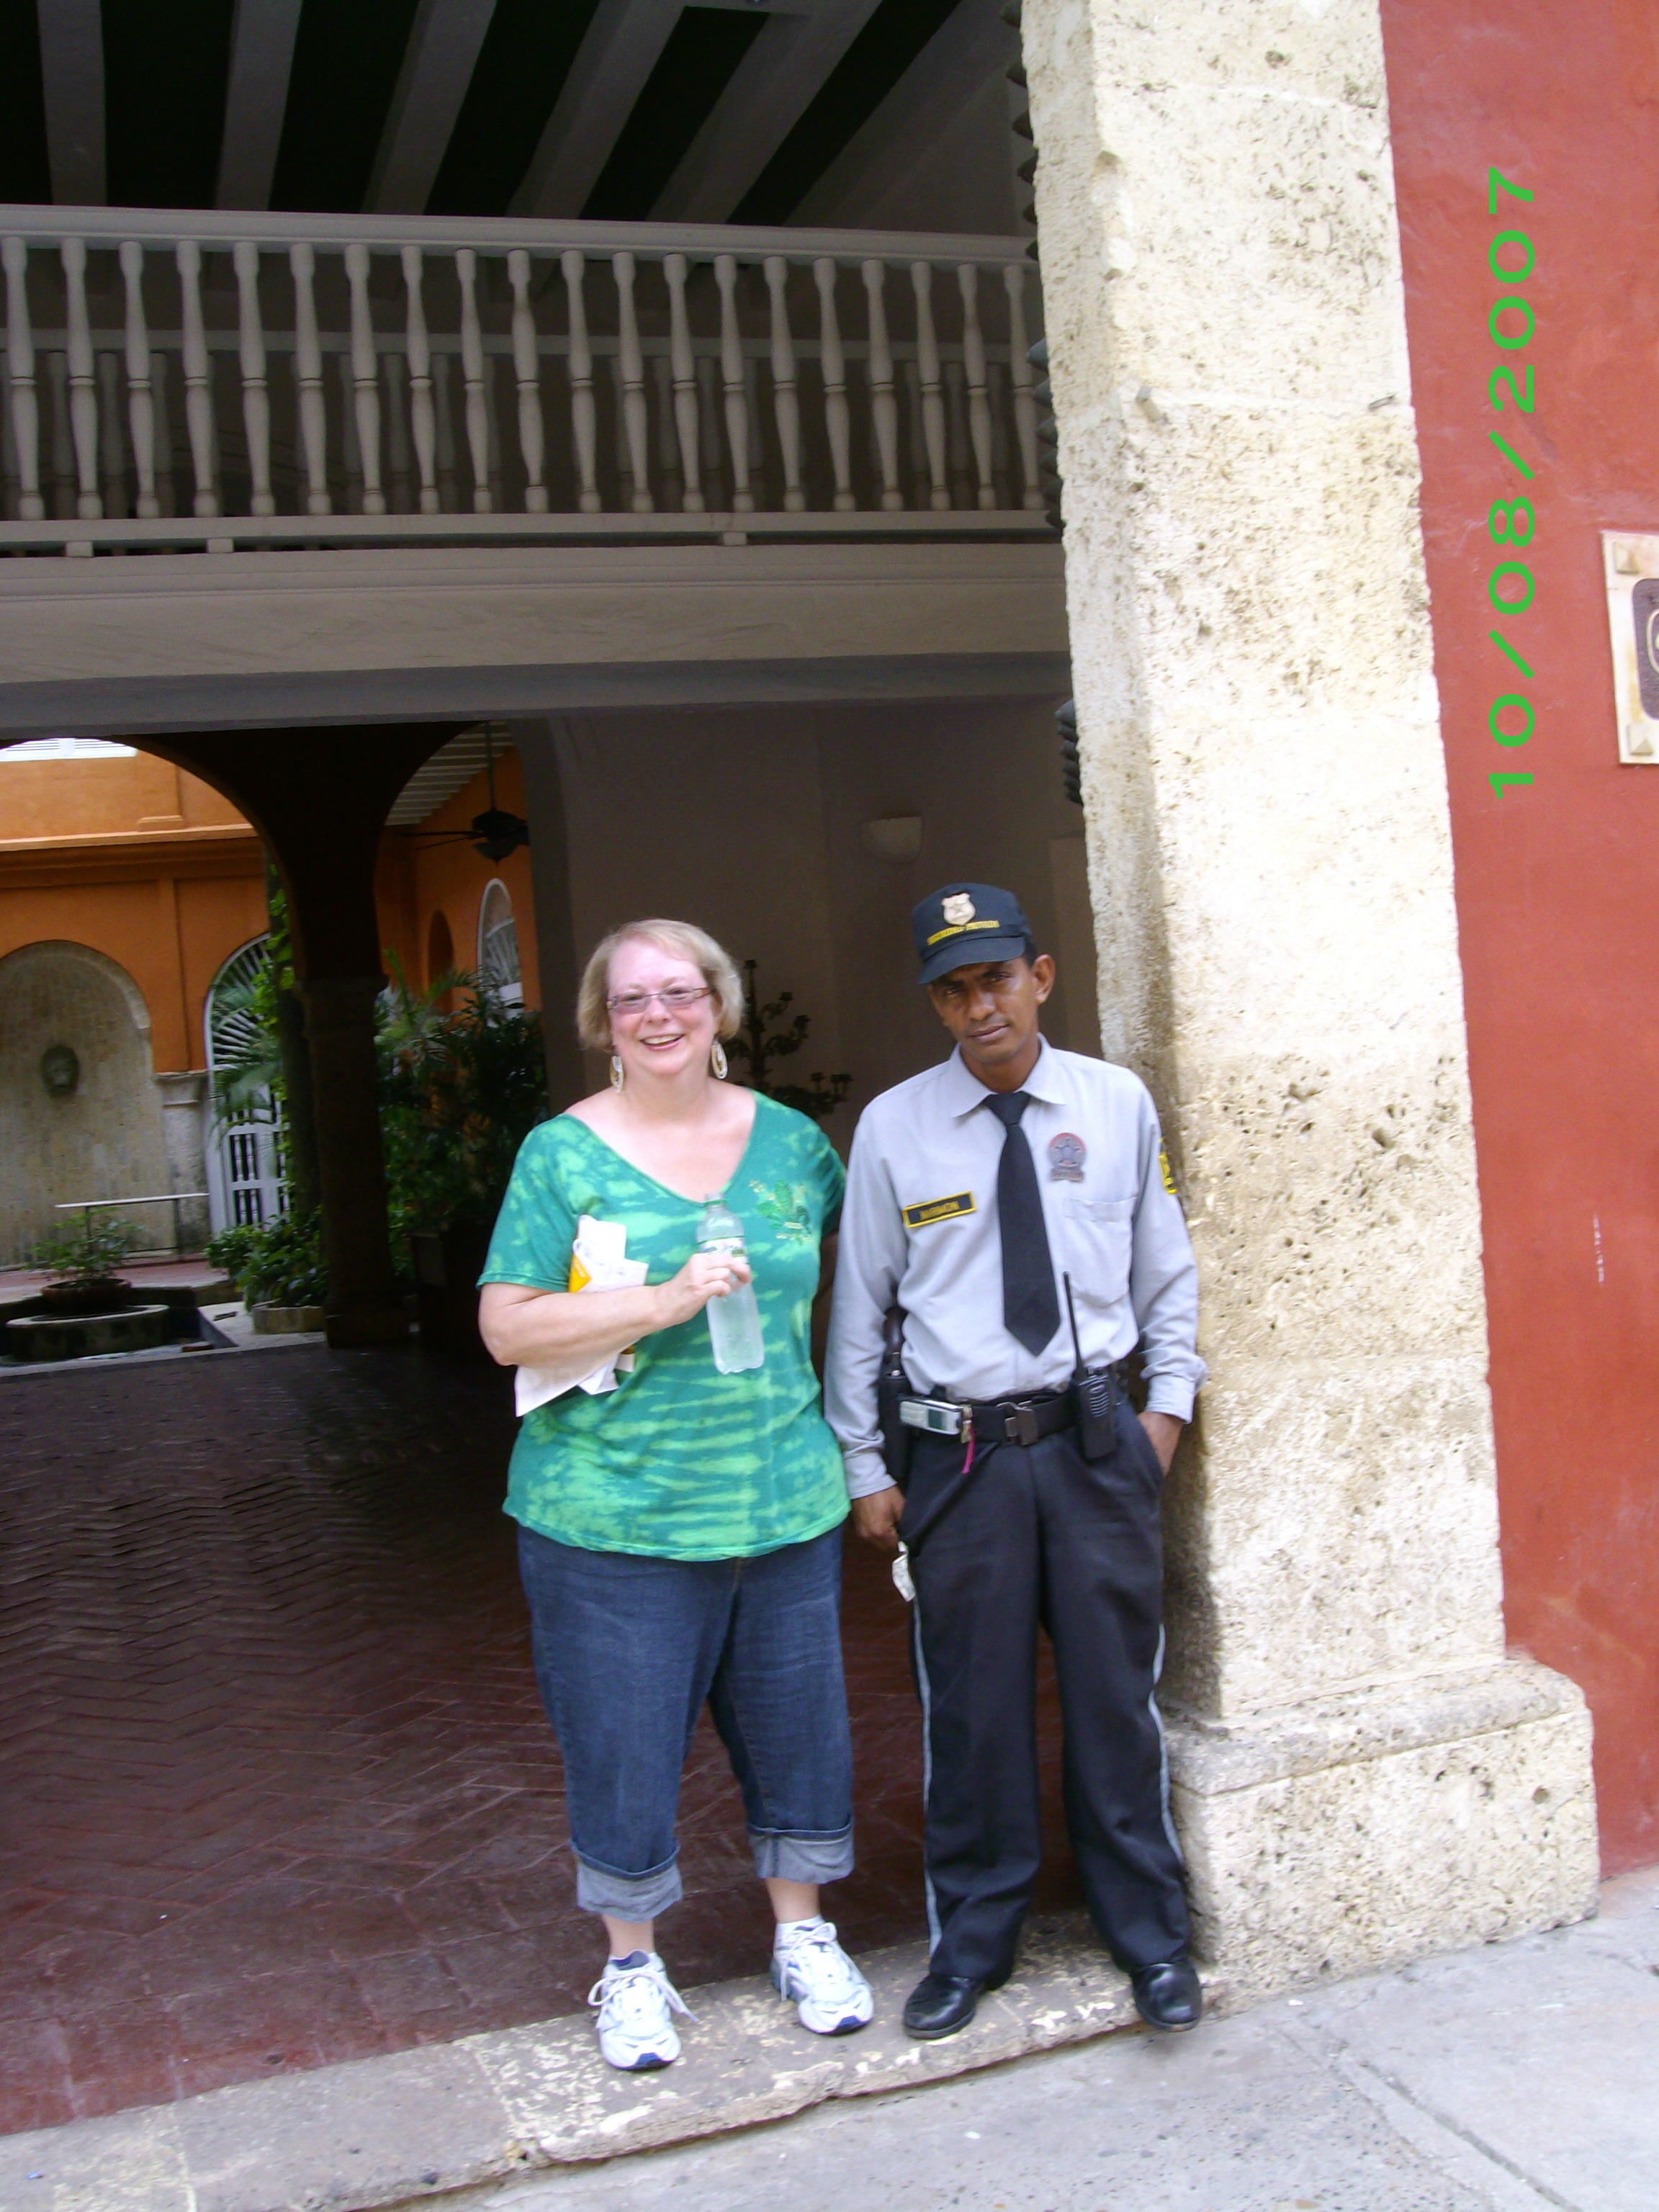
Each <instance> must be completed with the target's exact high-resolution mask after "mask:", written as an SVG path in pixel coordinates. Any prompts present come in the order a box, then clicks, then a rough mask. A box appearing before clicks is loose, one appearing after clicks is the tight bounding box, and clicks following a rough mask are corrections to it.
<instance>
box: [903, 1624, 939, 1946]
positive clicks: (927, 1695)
mask: <svg viewBox="0 0 1659 2212" xmlns="http://www.w3.org/2000/svg"><path fill="white" fill-rule="evenodd" d="M910 1630H911V1633H912V1635H913V1636H914V1637H915V1646H916V1681H917V1684H918V1686H920V1688H921V1834H922V1843H921V1885H922V1887H923V1889H924V1890H925V1891H926V1893H927V1947H928V1949H929V1951H930V1953H931V1952H933V1951H937V1950H938V1948H939V1900H938V1899H937V1898H936V1897H935V1896H934V1894H933V1875H931V1874H929V1873H928V1871H927V1800H928V1798H929V1796H931V1795H932V1792H933V1691H932V1689H931V1687H930V1686H929V1684H928V1680H927V1660H926V1659H925V1658H924V1657H923V1656H922V1650H921V1602H920V1601H919V1600H917V1599H915V1598H912V1599H911V1601H910Z"/></svg>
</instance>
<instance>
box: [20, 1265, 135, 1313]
mask: <svg viewBox="0 0 1659 2212" xmlns="http://www.w3.org/2000/svg"><path fill="white" fill-rule="evenodd" d="M137 1297H138V1293H137V1291H136V1290H135V1289H134V1288H133V1286H132V1285H131V1283H129V1282H125V1281H123V1279H121V1277H120V1276H118V1275H105V1276H102V1277H100V1279H99V1280H98V1281H96V1282H94V1283H48V1284H46V1286H45V1288H44V1289H43V1290H42V1291H40V1310H41V1311H42V1313H49V1314H76V1315H81V1316H87V1315H93V1316H95V1315H99V1314H112V1313H123V1312H125V1310H127V1308H128V1307H130V1306H131V1305H133V1304H136V1302H137Z"/></svg>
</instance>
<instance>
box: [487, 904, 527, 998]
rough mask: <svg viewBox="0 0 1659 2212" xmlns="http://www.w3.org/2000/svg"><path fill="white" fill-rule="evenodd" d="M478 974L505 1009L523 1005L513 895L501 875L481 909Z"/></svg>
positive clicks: (522, 987) (522, 986) (522, 985)
mask: <svg viewBox="0 0 1659 2212" xmlns="http://www.w3.org/2000/svg"><path fill="white" fill-rule="evenodd" d="M478 974H479V975H480V976H481V977H482V978H483V981H484V982H485V983H486V984H488V985H489V988H490V989H491V990H492V991H494V992H495V995H496V997H497V998H498V999H499V1000H501V1004H502V1005H503V1006H523V1004H524V981H523V977H522V975H521V974H520V966H519V932H518V926H517V924H516V923H515V922H514V921H513V895H512V893H511V892H510V891H509V890H507V885H506V884H504V883H503V882H502V881H501V878H500V877H499V876H497V877H495V878H494V880H493V881H492V882H490V883H489V884H488V885H487V886H486V887H485V890H484V895H483V902H482V903H481V904H480V906H479V908H478Z"/></svg>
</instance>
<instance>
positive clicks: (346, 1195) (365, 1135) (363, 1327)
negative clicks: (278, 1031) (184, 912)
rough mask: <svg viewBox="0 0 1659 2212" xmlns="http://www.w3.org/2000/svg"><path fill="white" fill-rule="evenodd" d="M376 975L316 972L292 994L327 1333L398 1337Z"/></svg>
mask: <svg viewBox="0 0 1659 2212" xmlns="http://www.w3.org/2000/svg"><path fill="white" fill-rule="evenodd" d="M385 980H386V979H385V978H384V976H380V975H321V976H313V977H311V978H310V979H309V980H307V981H301V984H300V996H301V1000H303V1001H304V1005H305V1012H306V1036H307V1041H308V1042H309V1044H310V1047H311V1072H312V1087H313V1111H314V1114H315V1117H316V1132H317V1174H318V1182H319V1185H320V1187H321V1194H322V1210H323V1249H324V1254H325V1258H326V1260H327V1262H328V1311H327V1321H326V1327H327V1330H328V1340H329V1342H330V1344H331V1345H334V1346H347V1345H359V1344H397V1343H400V1342H401V1341H402V1340H403V1339H404V1337H405V1336H406V1335H407V1334H408V1333H409V1320H408V1316H407V1315H406V1314H405V1312H404V1303H403V1298H402V1297H401V1295H400V1293H399V1291H398V1285H397V1280H396V1278H395V1276H394V1274H393V1273H392V1259H391V1253H390V1248H389V1246H388V1243H387V1241H386V1169H385V1166H384V1164H383V1160H382V1156H381V1152H380V1103H379V1097H378V1088H377V1083H376V1078H375V1066H374V1001H375V1000H376V999H377V998H378V997H379V995H380V990H381V988H382V987H383V985H384V982H385Z"/></svg>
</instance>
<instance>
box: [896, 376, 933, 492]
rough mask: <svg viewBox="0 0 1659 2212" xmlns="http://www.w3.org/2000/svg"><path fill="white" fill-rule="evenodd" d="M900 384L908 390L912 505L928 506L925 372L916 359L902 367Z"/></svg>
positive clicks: (907, 441)
mask: <svg viewBox="0 0 1659 2212" xmlns="http://www.w3.org/2000/svg"><path fill="white" fill-rule="evenodd" d="M898 370H899V382H900V384H901V385H902V386H903V387H904V435H905V451H906V454H907V457H908V460H909V464H910V504H911V506H912V507H926V506H927V439H926V438H925V437H924V435H922V427H921V370H920V368H918V366H917V364H916V362H915V357H914V356H907V357H906V358H905V359H904V360H902V361H901V362H900V363H899V365H898Z"/></svg>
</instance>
